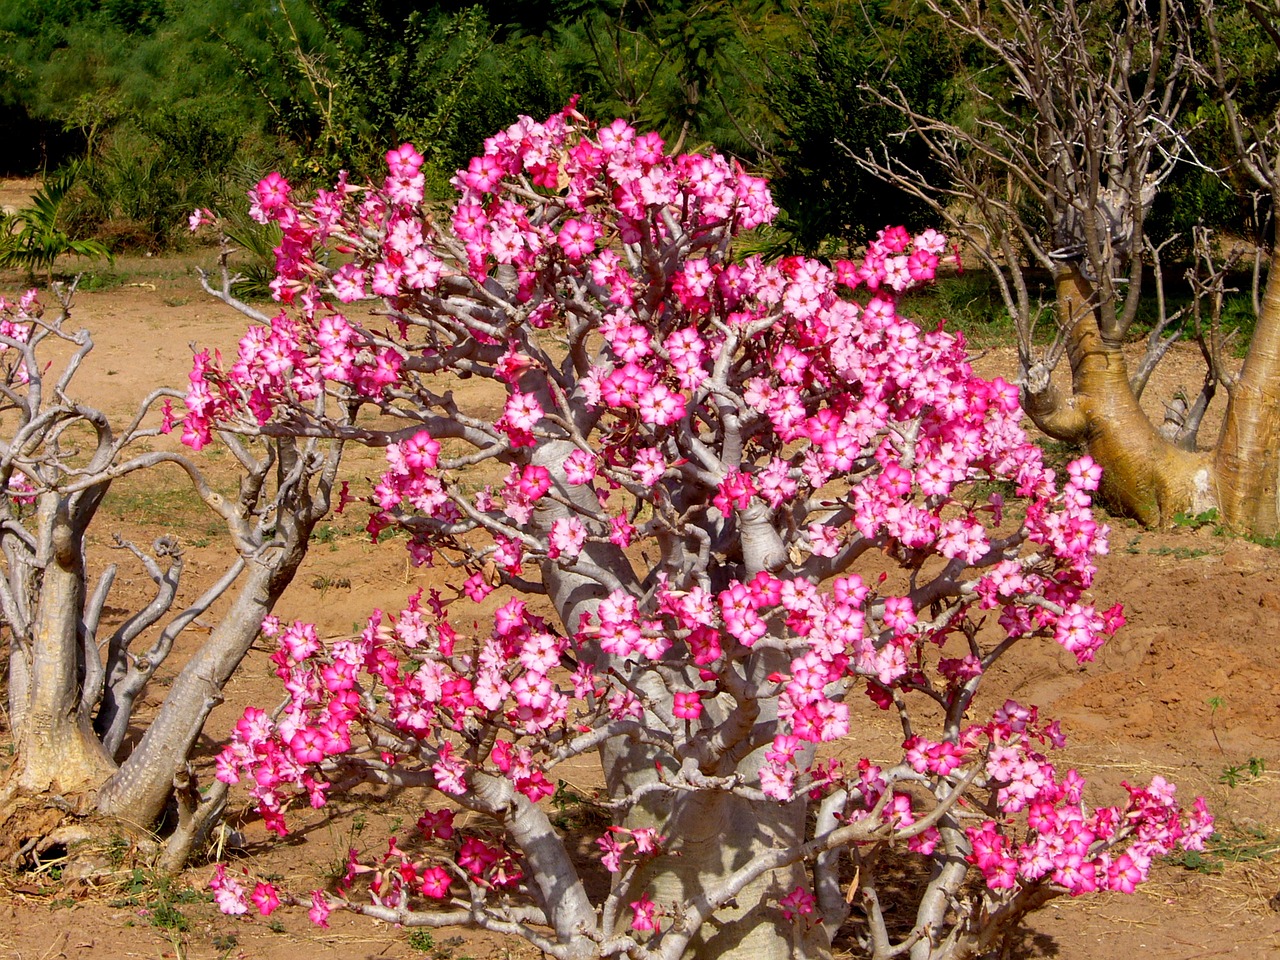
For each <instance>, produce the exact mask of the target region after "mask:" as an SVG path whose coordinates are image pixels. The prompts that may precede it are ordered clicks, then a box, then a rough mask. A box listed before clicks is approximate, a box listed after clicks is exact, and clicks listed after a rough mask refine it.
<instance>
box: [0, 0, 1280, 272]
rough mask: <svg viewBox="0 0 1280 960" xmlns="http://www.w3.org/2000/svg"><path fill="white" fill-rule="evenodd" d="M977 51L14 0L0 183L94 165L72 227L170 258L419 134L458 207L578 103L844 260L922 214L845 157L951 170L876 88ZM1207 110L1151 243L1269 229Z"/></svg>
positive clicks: (0, 43)
mask: <svg viewBox="0 0 1280 960" xmlns="http://www.w3.org/2000/svg"><path fill="white" fill-rule="evenodd" d="M1241 10H1242V11H1243V7H1242V8H1241ZM1229 26H1231V28H1232V29H1233V30H1234V31H1235V32H1234V33H1233V35H1232V36H1231V37H1229V38H1228V39H1229V41H1230V42H1231V43H1232V44H1233V46H1232V51H1233V55H1234V56H1235V57H1236V58H1237V59H1238V60H1239V62H1240V64H1241V65H1242V72H1243V73H1244V74H1246V75H1247V77H1246V80H1245V83H1246V84H1252V85H1253V87H1256V88H1257V89H1256V94H1257V96H1256V97H1255V99H1259V101H1261V100H1265V99H1266V98H1267V97H1268V96H1269V95H1270V93H1271V92H1272V91H1271V87H1272V86H1273V84H1271V81H1270V78H1271V77H1272V76H1273V75H1274V73H1275V64H1274V59H1275V57H1274V51H1273V50H1270V49H1269V47H1268V45H1267V44H1264V43H1261V42H1260V38H1259V37H1258V36H1257V35H1256V33H1257V31H1256V30H1254V29H1252V27H1251V23H1250V21H1249V19H1248V17H1247V16H1246V15H1245V14H1244V13H1243V12H1242V13H1241V15H1240V16H1239V17H1238V18H1237V19H1236V20H1235V21H1231V23H1230V24H1229ZM974 56H975V54H974V51H973V50H972V49H965V48H964V47H962V46H960V45H959V44H958V42H957V40H956V38H954V37H950V36H947V35H946V34H945V33H944V32H943V31H941V30H940V29H939V28H938V27H936V26H935V25H933V24H932V23H931V22H930V21H929V20H928V19H927V18H926V16H925V14H924V13H923V12H922V11H921V9H920V7H919V5H918V4H916V3H914V2H913V0H867V2H864V3H859V4H844V3H840V2H836V0H824V2H814V3H804V4H800V3H796V2H794V0H548V2H546V3H542V4H529V3H521V2H518V0H495V2H490V3H483V4H469V3H466V2H459V0H435V2H422V0H0V124H3V126H4V129H5V130H7V131H8V132H9V134H10V135H9V136H8V137H6V138H4V140H3V142H0V172H3V173H8V174H31V173H39V172H52V171H55V170H57V169H59V168H60V167H63V166H66V165H68V164H72V163H75V164H78V165H79V175H78V178H77V182H76V185H75V187H74V188H73V190H72V191H71V193H70V195H69V196H68V197H67V198H66V202H65V204H64V209H63V211H62V213H61V219H62V222H63V224H64V226H65V228H66V229H67V230H69V231H70V232H71V234H72V235H77V236H86V235H94V236H96V237H98V238H99V239H101V240H103V241H105V242H107V243H108V244H109V245H111V246H113V247H115V248H120V247H126V246H135V247H136V246H145V247H149V248H156V247H161V246H164V245H166V244H168V243H171V242H173V241H174V240H176V239H177V238H178V237H180V236H181V234H182V226H183V224H184V220H185V215H186V214H187V213H188V212H189V211H190V210H191V209H192V208H194V207H197V206H210V207H214V206H217V207H219V208H221V209H224V210H225V209H229V208H230V206H232V205H233V204H235V203H239V202H241V201H242V200H243V197H244V191H245V189H246V187H247V186H248V185H249V184H251V183H252V182H253V181H254V180H256V178H257V177H259V176H260V175H262V174H263V173H265V172H266V171H267V170H269V169H272V168H281V169H283V170H285V171H286V172H287V173H289V174H290V175H291V176H292V177H293V178H294V179H302V180H306V179H308V178H314V180H315V181H317V182H320V181H327V180H329V179H330V178H331V177H332V176H333V175H334V174H336V172H337V171H338V170H339V169H347V170H349V171H351V172H352V174H353V176H355V177H356V178H357V179H359V178H363V177H366V176H371V175H376V174H377V172H378V170H379V169H380V164H381V155H382V152H383V151H384V150H385V149H386V148H387V146H388V145H391V144H395V143H399V142H401V141H403V140H411V141H413V142H414V143H416V144H417V145H418V147H419V148H420V149H421V150H422V151H423V152H424V154H426V157H427V171H428V174H429V177H428V179H429V187H430V189H431V190H432V191H433V193H434V194H436V195H437V196H443V195H444V194H445V192H446V191H447V188H448V180H449V178H450V177H451V176H452V174H453V171H454V170H456V169H457V168H458V167H459V166H461V165H464V164H465V163H466V161H467V159H468V158H469V157H470V156H471V155H472V154H473V153H474V152H475V151H476V150H477V149H478V148H479V146H480V144H481V141H482V139H483V137H484V136H486V135H487V134H488V133H490V132H491V131H493V130H495V129H499V128H501V127H503V126H505V125H506V124H508V123H509V122H511V120H513V119H514V118H515V117H516V116H517V115H518V114H521V113H529V114H533V115H545V114H547V113H549V112H551V111H552V110H555V109H557V108H558V107H560V106H561V105H563V104H564V103H566V102H567V101H568V100H569V99H570V97H572V96H574V95H577V96H579V97H580V98H581V99H580V103H581V105H582V109H583V110H584V111H585V112H586V113H588V114H589V115H592V116H595V117H601V118H609V117H613V116H622V117H626V118H627V119H629V120H631V121H633V122H635V123H636V124H637V125H640V126H643V127H649V128H656V129H658V130H660V131H662V133H663V134H664V135H665V136H666V137H667V139H668V141H669V142H670V143H672V144H673V145H678V146H680V147H681V148H683V149H700V148H702V147H704V146H707V145H711V144H714V145H715V146H716V147H717V148H718V149H720V150H722V151H725V152H728V153H730V154H732V155H734V156H736V157H737V158H738V159H739V160H740V161H741V162H743V163H744V164H745V165H747V166H748V167H750V168H752V169H755V170H757V171H759V172H762V173H765V174H767V175H769V176H770V177H771V178H772V179H773V181H774V186H775V194H776V196H777V199H778V202H779V204H780V206H781V207H782V209H783V215H782V217H781V218H780V220H779V224H778V227H777V229H776V230H775V231H774V233H773V234H772V236H771V238H770V241H769V242H770V243H772V244H773V245H774V246H775V248H776V250H775V252H784V251H791V250H802V251H805V252H810V253H813V252H834V251H835V250H838V249H840V248H842V247H844V246H845V245H847V244H848V243H851V242H856V241H858V240H860V239H862V238H865V237H866V236H867V235H868V233H869V232H871V231H874V230H876V229H878V228H879V227H881V226H883V225H884V224H885V223H887V222H890V221H892V222H902V221H906V222H907V223H908V224H909V225H912V226H916V225H925V224H926V221H928V220H929V217H928V215H927V214H926V213H925V212H924V210H923V209H922V208H921V207H919V206H918V205H916V204H914V203H912V202H911V201H910V199H909V198H907V197H906V196H905V195H903V194H901V193H899V192H897V191H896V190H893V189H891V188H889V187H886V186H885V185H884V184H883V183H881V182H879V181H877V180H874V179H871V178H869V177H868V176H867V175H866V174H864V173H862V172H861V171H860V170H859V169H858V167H857V166H856V164H854V163H853V162H852V160H851V158H850V157H849V151H854V152H859V153H861V152H864V151H866V150H868V149H876V148H877V147H878V146H879V145H880V144H881V143H889V144H891V145H892V148H893V150H894V151H895V154H896V155H898V156H899V157H902V158H904V159H907V160H908V161H909V162H910V163H911V164H912V165H913V166H915V167H916V168H917V169H919V170H921V171H922V172H924V173H925V174H926V176H929V177H931V178H935V177H936V178H940V177H941V175H940V174H939V173H938V171H937V169H936V168H934V167H932V166H931V163H930V160H929V158H928V155H927V152H926V151H924V150H923V149H922V147H921V146H920V145H919V144H918V142H916V141H913V140H912V139H911V138H903V137H901V136H899V135H900V133H901V131H902V130H903V129H904V126H905V122H904V120H903V117H902V115H901V114H900V113H899V112H898V111H896V110H894V109H891V108H887V107H885V106H883V105H882V104H881V103H880V102H879V101H877V100H876V99H875V97H874V96H872V95H871V94H870V93H869V92H868V90H869V89H871V88H874V89H878V90H882V91H888V90H891V89H894V88H897V89H900V90H901V91H902V92H903V93H904V94H905V95H906V96H907V97H908V98H909V99H910V101H911V102H912V103H914V104H915V105H917V106H918V107H919V108H920V109H922V110H924V111H925V112H929V113H932V114H935V115H954V114H956V113H957V112H959V113H961V114H963V113H964V111H972V110H973V109H974V104H973V103H972V102H966V101H964V100H963V98H962V96H961V93H960V92H961V91H962V90H964V89H966V87H965V83H964V81H965V80H966V79H968V78H971V77H972V75H973V73H974V71H980V70H981V69H982V64H981V63H980V62H977V61H975V59H974ZM979 60H980V57H979ZM1258 78H1261V79H1258ZM1252 89H1253V88H1252V87H1247V88H1246V93H1249V91H1250V90H1252ZM1250 95H1252V94H1250ZM1245 99H1246V100H1248V97H1246V98H1245ZM1215 109H1216V108H1215V105H1214V104H1213V103H1212V102H1211V101H1206V102H1202V103H1193V104H1191V109H1190V110H1189V111H1188V117H1189V121H1188V128H1189V130H1191V134H1190V136H1192V137H1193V139H1194V142H1195V145H1196V147H1197V150H1198V156H1199V157H1201V158H1203V159H1204V161H1205V163H1204V165H1202V166H1201V167H1196V166H1194V165H1191V164H1186V165H1183V167H1182V168H1180V170H1179V171H1178V174H1177V175H1176V176H1175V177H1174V179H1173V180H1172V181H1171V182H1170V184H1169V188H1168V189H1167V190H1165V191H1164V193H1163V194H1162V197H1161V200H1160V202H1159V204H1158V205H1157V208H1156V209H1155V210H1154V211H1153V214H1152V217H1153V226H1154V227H1155V228H1156V231H1155V232H1156V234H1157V235H1159V234H1162V233H1168V232H1172V231H1176V230H1185V228H1186V225H1187V224H1189V223H1192V222H1195V221H1196V220H1199V219H1208V220H1210V221H1213V222H1217V223H1229V224H1232V225H1233V226H1234V227H1235V228H1236V229H1238V230H1246V229H1253V228H1255V227H1256V226H1257V216H1256V215H1255V211H1254V209H1253V207H1252V204H1251V202H1250V201H1249V200H1248V199H1247V198H1243V199H1242V193H1243V191H1241V190H1239V189H1237V188H1238V186H1239V185H1238V184H1236V183H1234V182H1233V181H1232V178H1231V176H1230V174H1229V172H1228V173H1227V174H1226V175H1219V174H1218V173H1214V172H1210V171H1209V170H1208V169H1207V168H1208V167H1213V168H1215V169H1217V170H1226V169H1227V168H1229V166H1230V158H1229V155H1230V145H1229V144H1228V143H1227V142H1226V140H1227V138H1226V135H1225V130H1224V126H1223V123H1222V118H1221V116H1220V110H1218V113H1216V114H1215ZM837 144H839V145H837Z"/></svg>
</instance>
